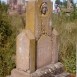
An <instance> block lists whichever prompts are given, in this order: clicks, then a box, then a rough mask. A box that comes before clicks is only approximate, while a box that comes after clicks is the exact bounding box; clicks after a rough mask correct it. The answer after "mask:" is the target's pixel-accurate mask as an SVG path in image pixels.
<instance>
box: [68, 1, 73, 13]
mask: <svg viewBox="0 0 77 77" xmlns="http://www.w3.org/2000/svg"><path fill="white" fill-rule="evenodd" d="M72 2H73V1H72V0H67V12H72V11H74V6H73V3H72Z"/></svg>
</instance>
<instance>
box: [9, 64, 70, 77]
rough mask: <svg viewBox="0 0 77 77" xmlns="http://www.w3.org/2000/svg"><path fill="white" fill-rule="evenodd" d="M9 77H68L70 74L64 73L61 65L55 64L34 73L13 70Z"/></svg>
mask: <svg viewBox="0 0 77 77" xmlns="http://www.w3.org/2000/svg"><path fill="white" fill-rule="evenodd" d="M10 77H70V74H69V73H67V72H64V66H63V64H62V63H56V64H50V65H47V66H45V67H42V68H40V69H38V70H36V71H35V72H34V73H28V72H24V71H21V70H18V69H13V70H12V72H11V76H10Z"/></svg>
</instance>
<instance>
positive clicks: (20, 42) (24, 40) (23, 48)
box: [16, 30, 35, 72]
mask: <svg viewBox="0 0 77 77" xmlns="http://www.w3.org/2000/svg"><path fill="white" fill-rule="evenodd" d="M16 45H17V48H16V68H17V69H20V70H22V71H30V72H33V71H34V70H35V38H34V36H33V34H32V33H31V32H30V31H29V30H26V31H25V30H23V31H22V33H20V34H19V35H18V37H17V43H16Z"/></svg>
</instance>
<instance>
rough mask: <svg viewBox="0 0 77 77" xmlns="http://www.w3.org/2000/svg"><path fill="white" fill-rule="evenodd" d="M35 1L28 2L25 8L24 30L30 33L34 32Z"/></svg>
mask: <svg viewBox="0 0 77 77" xmlns="http://www.w3.org/2000/svg"><path fill="white" fill-rule="evenodd" d="M35 1H36V0H29V1H28V3H27V7H26V26H25V28H26V29H28V30H30V31H31V32H32V33H34V32H35V26H36V16H35V15H36V6H35Z"/></svg>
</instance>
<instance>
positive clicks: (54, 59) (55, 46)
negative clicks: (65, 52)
mask: <svg viewBox="0 0 77 77" xmlns="http://www.w3.org/2000/svg"><path fill="white" fill-rule="evenodd" d="M58 52H59V44H58V32H57V31H56V30H55V29H53V31H52V63H57V62H58Z"/></svg>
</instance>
